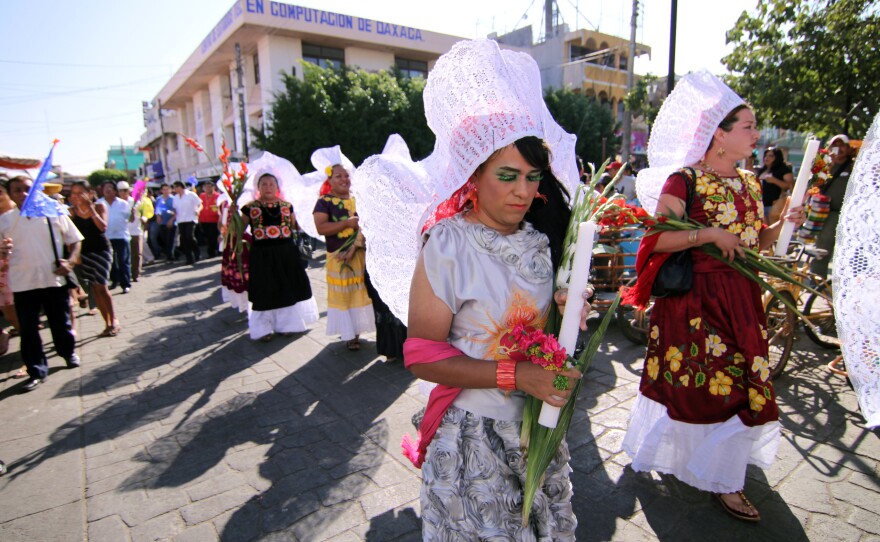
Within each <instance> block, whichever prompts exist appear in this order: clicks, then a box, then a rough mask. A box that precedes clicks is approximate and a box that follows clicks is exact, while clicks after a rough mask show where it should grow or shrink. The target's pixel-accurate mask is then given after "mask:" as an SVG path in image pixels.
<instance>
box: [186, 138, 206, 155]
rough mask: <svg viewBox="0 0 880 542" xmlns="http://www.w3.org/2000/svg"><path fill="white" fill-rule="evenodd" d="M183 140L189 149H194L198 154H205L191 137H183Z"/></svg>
mask: <svg viewBox="0 0 880 542" xmlns="http://www.w3.org/2000/svg"><path fill="white" fill-rule="evenodd" d="M183 140H184V141H186V142H187V144H188V145H189V146H190V147H192V148H194V149H195V150H197V151H199V152H205V149H203V148H202V146H201V145H199V142H198V141H196V140H195V139H193V138H191V137H184V138H183Z"/></svg>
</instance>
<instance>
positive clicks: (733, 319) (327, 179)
mask: <svg viewBox="0 0 880 542" xmlns="http://www.w3.org/2000/svg"><path fill="white" fill-rule="evenodd" d="M541 96H542V90H541V85H540V77H539V75H538V71H537V67H536V65H535V64H534V61H533V60H531V59H530V58H529V57H528V56H527V55H524V54H522V53H514V52H511V51H502V50H500V49H499V48H498V46H497V44H495V43H494V42H491V41H488V40H478V41H471V42H461V43H459V44H456V45H455V46H454V47H453V48H452V50H451V51H450V52H449V53H447V54H445V55H443V57H441V58H440V59H439V60H438V61H437V64H436V66H435V67H434V69H433V70H432V72H431V75H430V76H429V78H428V83H427V87H426V89H425V111H426V116H427V117H428V120H429V126H431V128H432V130H434V132H435V135H436V137H437V145H436V147H435V150H434V153H433V154H432V155H431V156H429V157H427V158H425V159H424V160H422V161H419V162H416V161H413V160H412V159H410V157H409V155H408V152H402V153H401V152H400V151H399V150H398V151H394V152H392V151H386V152H383V153H381V154H378V155H375V156H373V157H370V158H368V159H367V160H366V161H365V162H364V163H363V164H362V165H360V166H358V167H357V168H355V166H354V165H353V164H351V162H350V161H349V160H348V159H347V158H346V157H345V156H344V154H343V153H342V150H341V149H340V148H339V147H338V146H336V147H330V148H322V149H316V151H315V153H314V155H313V156H312V165H313V166H314V167H315V173H313V174H310V175H312V178H315V177H316V176H317V178H318V180H319V181H320V182H318V183H314V182H311V181H309V176H308V175H300V174H299V173H298V172H297V171H296V170H295V168H292V166H290V168H292V171H291V169H290V168H288V169H285V168H287V167H288V166H289V163H287V165H285V166H283V167H282V166H281V165H279V163H280V162H272V161H271V160H266V161H263V162H261V161H260V160H258V161H256V162H255V163H254V164H252V165H251V168H250V169H251V172H250V173H249V176H248V185H247V186H246V192H247V190H249V192H248V194H249V196H248V197H247V198H239V199H238V200H237V201H231V200H230V198H229V197H225V193H224V192H223V191H221V190H218V187H217V186H215V184H214V183H213V182H211V181H204V182H201V183H199V184H198V186H195V185H189V184H187V183H184V182H180V181H178V182H175V183H173V184H172V185H171V186H169V185H168V184H161V185H160V186H158V189H157V192H156V193H155V194H153V193H151V189H146V190H144V191H143V192H142V193H141V194H139V195H138V196H137V199H135V198H134V197H133V195H132V192H133V190H132V186H131V185H130V184H129V183H128V182H125V181H122V182H118V183H112V182H108V183H104V184H103V185H101V186H99V187H91V186H87V185H85V184H74V185H73V186H72V187H71V189H70V193H69V195H68V197H67V201H66V204H67V206H68V210H67V212H66V214H64V215H62V216H60V217H58V218H47V219H32V218H21V217H20V215H19V211H18V207H20V206H21V204H22V201H23V200H24V197H25V196H26V195H27V192H28V190H29V189H30V187H31V180H30V179H29V178H28V177H23V176H18V177H12V178H3V179H2V181H0V213H2V214H0V237H2V238H3V245H2V249H0V250H2V254H0V255H2V257H3V268H2V271H0V302H2V305H3V306H2V309H3V315H4V317H5V318H6V320H7V321H8V322H10V324H12V329H11V332H12V333H16V334H18V335H19V336H20V344H21V356H22V360H23V362H24V365H25V368H24V371H23V372H22V373H21V376H22V377H23V378H24V377H27V380H25V381H24V382H23V384H22V389H23V390H25V391H31V390H34V389H36V388H37V387H38V386H39V385H40V384H41V382H43V381H44V380H45V379H46V378H47V375H48V361H47V357H46V354H45V353H44V348H43V345H42V342H41V339H40V332H39V330H40V326H41V324H40V320H41V314H42V315H44V316H45V318H46V321H47V322H48V327H49V328H50V330H51V335H52V339H53V341H54V344H55V351H56V352H57V354H58V355H59V356H60V357H61V358H62V359H63V360H64V362H65V363H66V365H67V366H68V367H77V366H79V365H80V363H83V362H87V361H88V360H80V358H79V357H78V355H77V353H76V346H75V345H76V340H77V337H76V335H75V332H74V327H73V322H72V318H73V311H72V310H71V308H72V307H73V306H76V305H80V306H82V307H89V308H90V309H92V311H93V312H92V313H93V314H94V313H100V315H101V317H102V318H103V319H104V322H105V329H104V331H103V332H102V333H101V336H102V337H113V336H115V335H117V334H118V333H119V331H120V329H121V324H120V321H119V319H118V318H117V316H116V313H115V311H114V295H124V294H127V293H128V292H130V291H131V289H132V288H137V284H136V283H137V282H138V279H139V278H140V277H141V276H142V273H143V268H144V266H151V265H158V264H160V263H162V262H164V263H165V264H168V265H170V264H172V263H173V262H176V261H178V260H182V261H183V262H185V263H186V264H190V265H194V264H196V263H197V262H199V261H200V260H203V259H205V258H207V259H212V258H216V257H220V258H221V259H220V260H219V262H217V263H219V264H220V265H219V267H220V269H219V273H218V279H219V282H220V285H221V287H222V292H223V299H224V301H226V302H228V303H229V304H230V305H231V306H232V307H234V308H235V309H237V310H240V311H242V312H246V313H247V315H248V327H249V332H250V337H251V339H253V340H258V341H264V342H268V341H272V340H282V339H283V338H285V337H291V336H294V335H295V334H297V333H301V332H304V331H307V330H308V329H309V325H310V324H312V323H313V322H315V321H316V320H317V319H318V317H319V313H318V308H317V304H316V301H315V298H314V296H313V293H312V288H311V284H310V282H309V277H308V275H307V274H306V271H305V269H306V268H307V267H308V266H309V265H310V263H311V262H312V260H311V259H310V256H311V248H312V247H313V246H315V243H317V242H319V240H320V241H322V242H323V243H324V246H325V247H326V254H327V256H326V261H325V262H324V266H325V272H326V279H327V307H328V308H327V316H326V318H327V325H326V328H327V334H328V336H332V337H339V338H340V340H341V341H344V344H345V346H346V348H347V349H348V350H352V351H356V350H359V349H360V348H362V346H363V344H362V342H361V336H362V335H364V334H367V333H373V332H376V334H377V335H376V348H377V352H378V354H379V355H382V356H384V357H385V358H386V360H387V361H388V362H393V361H395V360H398V359H402V360H403V361H404V363H405V366H406V368H407V369H409V370H410V371H411V372H412V373H413V374H414V375H416V376H417V377H418V378H420V379H422V380H424V381H426V382H429V383H431V385H432V386H434V387H433V388H432V389H431V391H430V394H429V398H428V402H427V407H426V409H425V410H424V412H421V413H418V414H417V416H416V418H417V419H416V420H415V421H416V422H418V429H419V440H418V442H416V443H414V445H413V448H412V449H411V450H410V451H409V452H408V453H407V456H408V457H409V458H410V459H411V460H413V463H414V464H415V465H416V466H418V467H420V468H421V469H422V477H423V486H422V490H421V519H422V523H423V536H424V539H425V540H451V539H456V540H458V539H461V540H478V539H479V540H483V539H494V538H493V537H498V539H502V538H503V539H505V540H508V539H509V540H542V541H549V540H554V541H560V540H574V532H575V528H576V526H577V518H576V517H575V514H574V510H573V508H572V504H571V498H572V488H571V481H570V479H569V475H570V473H571V468H570V467H569V464H568V462H569V461H570V457H569V454H568V448H567V445H566V443H565V440H563V441H562V444H561V445H560V447H559V449H558V451H557V453H556V454H555V455H554V457H553V459H552V462H551V463H550V466H549V467H548V469H547V472H546V475H545V476H544V477H543V478H542V483H541V486H540V488H539V490H538V492H537V496H536V498H535V499H534V503H533V504H532V505H531V513H530V516H529V519H528V522H527V523H525V524H524V523H523V521H522V518H523V513H524V511H523V506H524V505H523V486H524V480H525V477H526V465H527V461H526V458H525V457H524V455H523V448H522V446H523V444H522V443H521V441H520V436H521V429H522V427H521V426H522V423H523V405H524V403H525V399H526V396H527V395H528V396H532V397H536V398H538V399H540V400H542V401H544V402H545V403H547V404H550V405H554V406H560V407H561V406H563V405H565V403H566V402H567V400H568V398H569V396H570V394H571V389H572V385H573V383H574V382H575V381H576V379H578V378H580V377H581V374H580V372H578V371H577V370H575V369H567V370H564V371H562V372H560V373H554V372H551V371H547V370H544V369H543V368H541V367H540V366H538V365H535V364H531V363H523V362H519V363H517V362H516V360H515V359H512V358H513V357H514V356H512V355H511V352H512V347H511V346H510V344H509V342H507V341H508V338H509V337H510V334H511V333H513V332H514V331H515V330H517V329H519V330H521V329H523V328H524V327H528V326H532V327H536V328H543V326H544V323H545V321H546V318H547V314H548V312H549V311H550V309H551V306H553V305H555V306H557V307H558V308H559V310H560V311H562V312H563V313H564V311H565V305H566V300H567V299H569V298H572V296H582V297H589V296H590V295H591V294H592V289H591V288H587V289H586V290H585V291H577V292H566V291H564V290H563V292H562V293H561V294H560V293H559V292H557V291H556V290H557V288H556V285H555V281H554V273H555V271H556V269H557V268H558V267H559V265H560V260H561V258H562V253H563V250H564V242H563V241H564V239H565V238H566V229H567V227H568V217H569V214H570V210H569V207H570V205H571V201H572V198H573V197H574V195H575V194H576V193H577V192H578V190H579V189H580V188H579V187H580V186H581V185H583V184H584V183H587V184H589V183H590V182H591V181H592V179H590V177H589V175H588V174H587V173H585V172H584V168H583V165H582V162H581V161H580V159H579V158H577V157H576V156H575V155H574V136H571V135H570V134H567V133H565V132H564V131H563V129H562V128H561V127H559V126H558V125H557V124H556V122H555V121H554V120H553V118H552V117H551V116H550V114H549V112H548V111H547V109H546V106H545V105H544V104H543V101H542V98H541ZM756 113H757V112H756V111H753V109H752V108H751V106H749V105H748V103H747V102H746V101H744V100H743V98H741V97H740V96H738V95H736V94H735V93H734V92H733V91H732V90H731V89H730V88H728V87H727V86H726V85H725V84H724V83H723V82H722V81H720V80H719V79H717V78H716V77H714V76H712V75H710V74H708V73H707V72H697V73H694V74H690V75H688V76H687V77H685V78H683V79H682V80H681V82H680V83H679V84H678V86H677V87H676V89H675V91H674V92H673V93H672V94H671V95H670V96H669V98H668V99H667V100H666V102H665V103H664V105H663V108H662V109H661V111H660V113H659V115H658V117H657V120H656V123H655V125H654V127H653V132H652V136H651V142H650V144H649V146H650V147H651V149H649V155H651V156H658V157H661V158H659V159H657V160H652V162H651V163H650V164H649V166H650V167H647V168H644V169H642V170H641V171H638V172H636V171H635V170H634V169H633V166H632V165H630V164H623V163H621V162H620V161H614V162H612V163H611V164H610V165H609V167H608V168H606V170H605V172H604V174H603V177H602V178H601V179H599V180H598V181H597V182H596V183H595V188H596V190H597V191H598V192H602V191H603V190H604V187H605V186H606V185H608V184H609V183H611V182H612V179H615V178H616V180H615V182H614V185H613V190H614V193H616V194H620V195H621V196H622V198H623V200H625V202H626V203H627V204H629V205H632V206H641V207H642V208H644V209H646V210H647V211H648V212H649V213H651V214H664V215H668V216H674V217H684V218H690V219H692V220H693V221H695V222H696V223H699V224H700V225H702V226H703V228H701V229H697V230H687V231H663V232H659V233H658V234H657V235H646V236H644V237H643V239H642V241H641V245H640V248H639V252H638V257H637V268H638V271H639V280H638V283H637V285H636V287H635V288H634V289H633V290H632V291H629V292H627V293H626V294H625V296H627V297H628V299H629V301H630V302H631V303H632V304H634V305H636V306H638V305H639V304H644V303H645V302H646V300H647V298H648V297H649V296H650V294H651V291H652V284H653V282H654V281H655V279H656V277H657V276H658V275H659V274H660V271H661V268H662V267H663V266H664V264H665V262H666V261H667V260H669V259H670V255H672V254H673V253H677V252H680V251H690V254H691V256H692V260H693V262H692V269H693V284H692V285H691V287H690V289H689V290H688V291H687V292H685V293H683V294H680V295H676V296H669V297H661V298H657V299H656V300H655V302H654V306H653V311H652V315H651V323H650V334H649V341H648V346H647V352H646V355H645V362H644V369H643V373H642V380H641V385H640V390H639V395H638V398H637V401H636V402H635V405H634V406H633V409H632V415H631V420H630V425H629V429H628V432H627V434H626V438H625V440H624V441H623V443H622V448H623V450H624V451H626V453H627V454H628V455H629V456H630V457H631V458H632V468H633V469H635V470H636V471H657V472H662V473H667V474H672V475H674V476H675V477H677V478H678V479H679V480H681V481H683V482H685V483H687V484H689V485H691V486H694V487H696V488H699V489H701V490H705V491H707V492H710V493H713V494H715V495H716V496H717V499H718V503H719V506H720V508H721V509H723V510H724V511H726V512H727V513H729V514H731V515H733V516H734V517H736V518H738V519H741V520H744V521H758V520H760V519H761V515H760V513H759V511H758V510H757V509H756V507H755V506H754V505H753V504H752V502H751V501H750V500H749V498H748V497H747V496H746V495H745V494H744V493H743V486H744V480H745V472H746V466H747V465H748V464H755V465H757V466H759V467H761V468H768V467H769V466H770V465H771V464H772V462H773V460H774V459H775V455H776V450H777V445H778V441H779V438H780V425H779V421H778V409H777V407H776V403H775V400H776V398H775V393H774V390H773V384H772V382H771V381H770V379H769V376H768V368H767V367H768V342H767V341H768V337H767V331H766V328H767V323H766V319H765V316H764V309H763V305H762V302H761V290H760V287H759V286H758V285H757V284H756V283H755V282H753V281H751V280H749V279H747V278H745V277H743V276H742V275H740V274H737V273H736V272H734V271H733V270H732V268H731V267H729V266H728V265H727V263H725V262H724V261H721V260H718V259H715V258H712V257H709V256H708V255H707V254H705V253H704V252H702V251H699V250H696V249H697V248H699V247H701V246H704V245H712V246H714V247H715V248H717V250H719V251H720V253H721V255H722V256H723V259H726V260H729V261H733V260H734V259H735V258H739V257H742V256H743V250H744V249H746V248H748V249H755V250H763V249H766V248H768V247H769V246H771V245H772V244H773V243H774V242H775V241H776V238H777V236H778V235H779V232H780V230H781V228H782V225H783V224H784V223H785V221H791V222H794V223H795V224H796V225H797V226H800V225H802V224H803V223H804V221H805V220H806V215H805V212H804V209H803V208H802V207H792V208H789V205H788V198H787V193H788V191H790V190H791V188H792V186H793V183H794V179H793V173H792V169H791V167H790V166H789V165H787V164H786V162H785V157H784V156H783V154H782V152H781V151H780V150H779V149H776V148H768V149H766V150H764V152H763V154H762V155H761V156H760V157H759V155H758V150H757V142H758V139H759V133H758V126H757V120H756V116H755V115H756ZM682 131H685V132H686V135H687V136H688V137H686V138H683V137H681V134H682ZM828 146H829V148H831V149H834V151H833V157H832V159H833V166H832V169H831V182H827V183H826V186H825V187H824V188H823V192H822V193H823V194H825V195H827V197H828V198H829V199H830V213H829V215H828V218H827V222H826V225H825V229H824V230H823V231H822V233H821V234H820V235H819V239H818V241H817V245H818V246H820V247H821V248H825V249H826V250H833V246H834V226H836V215H837V214H839V212H840V210H841V205H842V199H843V195H844V191H845V187H846V182H847V178H848V175H849V173H850V172H851V171H852V168H853V156H854V153H853V152H852V149H851V147H850V145H849V139H848V138H847V137H846V136H843V135H840V136H836V137H835V138H833V139H831V140H830V141H829V142H828ZM759 162H760V163H759ZM637 187H638V190H637ZM304 193H307V194H310V196H309V198H305V199H308V200H309V201H310V203H307V204H305V205H304V204H301V203H298V202H301V201H302V200H303V199H304V197H303V194H304ZM356 196H357V197H356ZM239 222H240V223H241V224H242V225H243V228H244V229H243V232H242V234H243V236H244V241H245V242H244V243H243V246H241V247H239V246H238V245H237V244H236V243H230V242H227V240H228V239H229V236H228V232H229V228H231V227H233V224H237V223H239ZM202 247H204V251H203V249H202ZM691 249H694V250H691ZM814 271H815V272H816V273H819V274H821V275H823V276H824V275H826V274H827V273H828V261H827V259H826V260H824V261H819V262H817V263H816V267H815V269H814ZM400 277H403V279H402V280H403V281H405V282H402V280H397V279H399V278H400ZM401 306H404V307H406V311H405V312H404V311H401V310H397V311H395V309H396V308H399V307H401ZM589 308H590V306H589V302H587V303H586V307H585V311H584V314H583V315H582V320H585V318H586V314H587V313H588V312H589ZM581 325H582V326H584V325H585V324H584V322H583V321H582V322H581ZM517 326H519V327H517ZM2 344H3V345H8V336H7V334H6V332H4V336H3V342H2ZM0 347H2V346H0ZM557 374H559V375H561V376H562V377H564V378H563V380H564V383H565V385H564V386H562V387H560V386H559V384H558V380H556V378H555V377H556V376H557Z"/></svg>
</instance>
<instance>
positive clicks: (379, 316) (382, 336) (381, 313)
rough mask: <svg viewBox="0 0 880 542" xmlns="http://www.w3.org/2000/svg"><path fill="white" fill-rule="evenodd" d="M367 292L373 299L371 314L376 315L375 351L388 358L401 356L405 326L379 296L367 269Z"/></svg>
mask: <svg viewBox="0 0 880 542" xmlns="http://www.w3.org/2000/svg"><path fill="white" fill-rule="evenodd" d="M365 278H366V281H365V282H366V285H367V293H368V294H369V296H370V299H372V300H373V314H374V315H375V317H376V352H377V353H378V354H379V355H380V356H385V357H389V358H402V357H403V342H404V341H405V340H406V326H405V325H403V322H401V321H400V320H399V319H398V318H397V317H396V316H394V313H393V312H391V309H389V308H388V305H386V304H385V302H384V301H382V298H381V297H379V292H378V291H376V288H374V287H373V283H372V282H370V273H369V271H368V272H366V273H365Z"/></svg>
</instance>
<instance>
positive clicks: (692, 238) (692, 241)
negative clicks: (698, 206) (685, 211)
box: [688, 230, 697, 245]
mask: <svg viewBox="0 0 880 542" xmlns="http://www.w3.org/2000/svg"><path fill="white" fill-rule="evenodd" d="M688 243H690V244H692V245H696V244H697V230H692V231H691V232H690V233H689V234H688Z"/></svg>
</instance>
